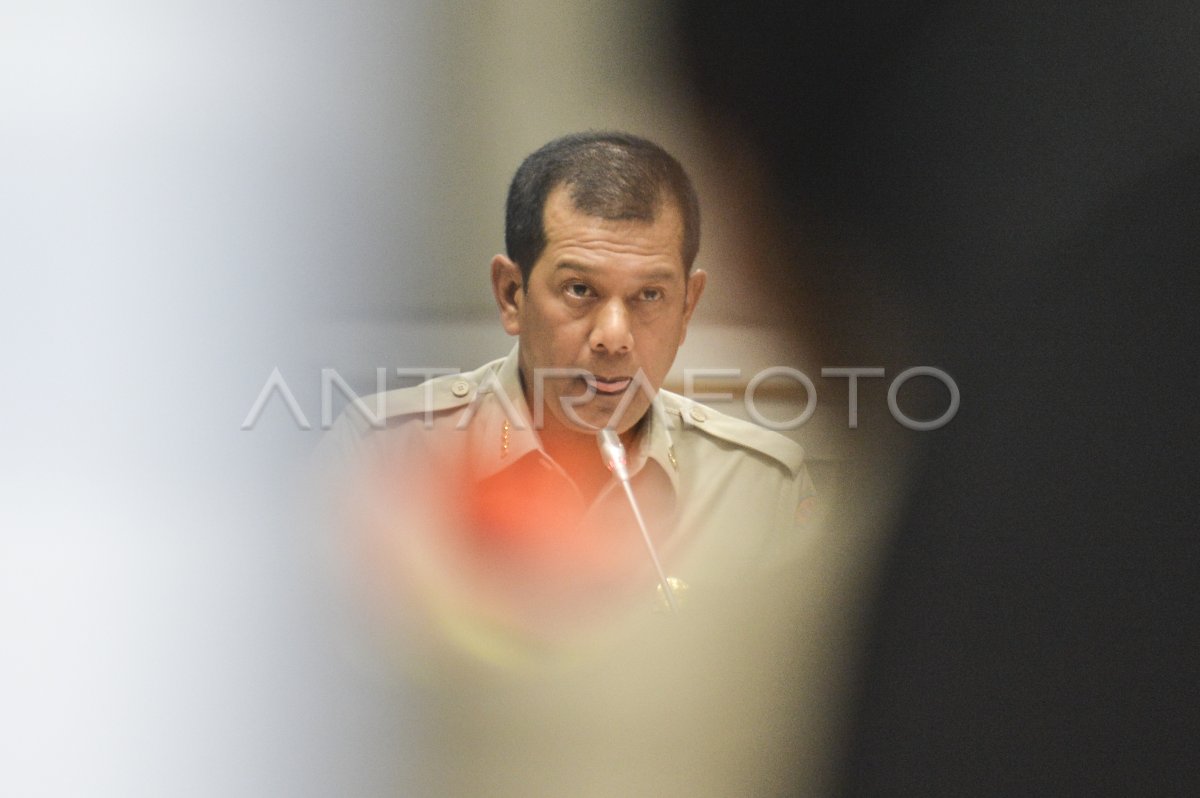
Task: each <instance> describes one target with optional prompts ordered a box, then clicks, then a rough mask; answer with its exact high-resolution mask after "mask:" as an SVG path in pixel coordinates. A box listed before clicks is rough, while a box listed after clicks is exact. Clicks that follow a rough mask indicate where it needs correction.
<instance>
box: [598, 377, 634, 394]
mask: <svg viewBox="0 0 1200 798" xmlns="http://www.w3.org/2000/svg"><path fill="white" fill-rule="evenodd" d="M631 382H633V379H632V378H630V377H596V393H602V394H615V393H621V392H622V391H624V390H625V389H626V388H628V387H629V384H630V383H631Z"/></svg>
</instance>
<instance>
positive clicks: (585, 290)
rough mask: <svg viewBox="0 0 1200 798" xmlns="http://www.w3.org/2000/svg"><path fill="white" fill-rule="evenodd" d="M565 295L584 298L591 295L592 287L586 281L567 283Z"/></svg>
mask: <svg viewBox="0 0 1200 798" xmlns="http://www.w3.org/2000/svg"><path fill="white" fill-rule="evenodd" d="M566 291H567V296H571V297H575V298H576V299H586V298H587V297H589V296H591V295H592V289H591V288H590V287H589V286H588V284H587V283H567V285H566Z"/></svg>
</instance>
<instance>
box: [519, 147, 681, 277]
mask: <svg viewBox="0 0 1200 798" xmlns="http://www.w3.org/2000/svg"><path fill="white" fill-rule="evenodd" d="M559 186H566V187H567V188H568V189H569V191H570V196H571V202H572V203H573V204H574V205H575V208H576V209H577V210H579V211H581V212H583V213H587V214H591V215H593V216H598V217H600V218H602V219H633V220H638V221H644V222H653V221H654V220H655V218H656V217H657V216H658V213H659V211H660V210H661V209H662V208H663V207H664V205H665V204H666V203H673V204H674V205H675V207H676V208H678V209H679V215H680V216H681V217H683V241H682V251H681V253H680V254H681V255H682V258H683V266H684V271H685V273H687V274H690V273H691V271H692V264H693V263H694V262H695V260H696V253H697V252H698V251H699V250H700V202H699V200H698V199H697V198H696V190H695V189H694V188H693V187H692V181H691V180H690V179H689V178H688V176H687V172H685V171H684V170H683V167H682V166H680V164H679V161H677V160H675V159H674V158H673V157H671V155H670V153H668V152H667V151H666V150H664V149H663V148H662V147H660V146H658V145H657V144H655V143H654V142H652V141H648V140H646V139H644V138H640V137H638V136H633V135H630V134H628V133H619V132H613V131H589V132H587V133H572V134H570V135H567V136H563V137H561V138H557V139H555V140H554V141H551V142H550V143H549V144H546V145H544V146H543V147H541V149H539V150H538V151H537V152H535V153H533V154H532V155H530V156H529V157H528V158H526V159H525V160H524V161H523V162H522V163H521V166H520V167H519V168H518V169H517V173H516V174H515V175H513V179H512V183H511V184H509V187H508V202H507V204H506V206H505V213H504V246H505V248H506V249H507V251H508V257H509V259H510V260H512V261H513V262H515V263H516V264H517V266H518V267H520V269H521V278H522V280H523V281H524V284H525V286H526V290H528V286H529V273H530V272H531V271H533V264H534V263H535V262H536V261H537V259H538V258H539V257H541V254H542V250H543V249H545V248H546V229H545V226H544V224H543V215H544V211H545V207H546V198H547V197H549V196H550V192H551V191H553V190H554V189H556V188H558V187H559Z"/></svg>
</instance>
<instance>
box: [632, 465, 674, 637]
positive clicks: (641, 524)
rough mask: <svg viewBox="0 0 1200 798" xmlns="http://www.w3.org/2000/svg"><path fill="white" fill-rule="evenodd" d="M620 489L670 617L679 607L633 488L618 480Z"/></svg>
mask: <svg viewBox="0 0 1200 798" xmlns="http://www.w3.org/2000/svg"><path fill="white" fill-rule="evenodd" d="M619 481H620V483H621V487H622V488H624V489H625V495H626V496H627V497H628V498H629V506H630V507H631V508H632V509H633V516H634V518H636V519H637V522H638V529H640V530H641V531H642V540H644V541H645V542H646V551H648V552H649V553H650V560H651V561H652V562H653V563H654V570H655V571H657V572H658V581H659V584H661V585H662V589H663V593H664V594H665V595H666V597H667V606H668V607H670V609H671V614H672V615H678V614H679V605H678V604H676V603H675V591H674V590H672V589H671V583H670V582H668V581H667V574H666V573H665V572H664V571H663V567H662V563H660V562H659V561H658V552H656V551H655V550H654V543H652V542H651V540H650V532H649V531H648V530H647V529H646V522H645V521H643V520H642V511H641V510H639V509H638V503H637V500H636V499H634V498H633V488H632V487H630V485H629V481H628V480H625V479H622V480H619Z"/></svg>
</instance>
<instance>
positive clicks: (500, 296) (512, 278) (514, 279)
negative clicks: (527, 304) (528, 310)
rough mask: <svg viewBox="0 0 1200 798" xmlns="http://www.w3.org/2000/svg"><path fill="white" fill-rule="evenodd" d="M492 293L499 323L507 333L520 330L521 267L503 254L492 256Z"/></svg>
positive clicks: (522, 292)
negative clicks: (498, 311) (498, 313)
mask: <svg viewBox="0 0 1200 798" xmlns="http://www.w3.org/2000/svg"><path fill="white" fill-rule="evenodd" d="M492 294H493V295H494V296H495V297H496V305H497V306H498V307H499V308H500V324H501V325H502V326H503V327H504V331H505V332H506V333H508V334H509V335H517V334H518V333H520V332H521V321H520V316H521V304H522V303H523V302H524V301H525V290H524V283H523V282H522V280H521V267H520V266H518V265H517V264H515V263H513V262H512V261H511V260H509V259H508V258H506V257H505V256H503V255H497V256H496V257H494V258H492Z"/></svg>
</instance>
